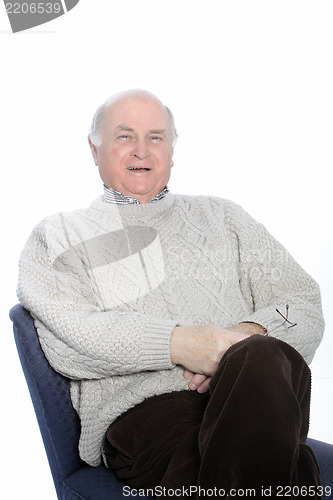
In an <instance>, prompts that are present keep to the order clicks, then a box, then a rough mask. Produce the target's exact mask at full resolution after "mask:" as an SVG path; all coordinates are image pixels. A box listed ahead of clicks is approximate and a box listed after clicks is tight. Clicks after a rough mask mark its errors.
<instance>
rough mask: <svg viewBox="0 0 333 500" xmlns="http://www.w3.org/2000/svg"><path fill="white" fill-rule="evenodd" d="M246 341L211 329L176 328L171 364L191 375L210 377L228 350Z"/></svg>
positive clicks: (234, 332) (198, 327)
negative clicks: (188, 371)
mask: <svg viewBox="0 0 333 500" xmlns="http://www.w3.org/2000/svg"><path fill="white" fill-rule="evenodd" d="M247 337H248V335H247V334H244V333H240V332H236V331H230V330H227V329H224V328H220V327H218V326H215V325H205V326H178V327H176V328H175V329H174V330H173V332H172V336H171V345H170V356H171V361H172V363H174V364H176V365H181V366H183V367H184V368H186V369H187V370H190V371H191V372H193V373H199V374H203V375H206V376H208V377H211V376H213V375H214V373H215V371H216V370H217V367H218V365H219V363H220V360H221V358H222V356H223V354H224V353H225V352H226V351H227V350H228V349H229V347H231V346H232V345H233V344H235V343H237V342H240V341H241V340H244V339H246V338H247Z"/></svg>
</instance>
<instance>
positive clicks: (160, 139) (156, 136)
mask: <svg viewBox="0 0 333 500" xmlns="http://www.w3.org/2000/svg"><path fill="white" fill-rule="evenodd" d="M150 139H151V140H152V141H154V142H156V141H163V138H162V137H160V136H158V135H153V136H152V137H151V138H150Z"/></svg>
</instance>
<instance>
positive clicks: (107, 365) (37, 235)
mask: <svg viewBox="0 0 333 500" xmlns="http://www.w3.org/2000/svg"><path fill="white" fill-rule="evenodd" d="M46 226H47V222H46V221H43V222H42V223H40V224H39V225H38V226H37V227H36V228H35V230H34V231H33V233H32V234H31V236H30V238H29V240H28V242H27V244H26V246H25V248H24V249H23V252H22V254H21V258H20V266H19V268H20V269H19V284H18V298H19V300H20V302H21V304H22V305H23V306H24V307H25V308H26V309H28V310H29V311H30V313H31V314H32V316H33V318H34V319H35V324H36V327H37V331H38V335H39V340H40V343H41V346H42V349H43V351H44V353H45V355H46V357H47V359H48V361H49V363H50V364H51V365H52V366H53V367H54V369H55V370H56V371H58V372H59V373H61V374H63V375H65V376H67V377H69V378H71V379H74V380H75V379H101V378H106V377H109V376H110V375H124V374H130V373H135V372H140V371H145V370H164V369H170V368H172V367H173V364H172V363H171V360H170V337H171V333H172V330H173V328H174V327H175V324H176V322H175V321H171V320H168V319H162V318H155V317H150V316H146V315H144V314H139V313H135V312H132V311H128V312H127V311H126V312H121V311H117V310H110V311H102V310H101V309H100V308H99V307H98V305H97V304H96V300H95V299H94V296H93V292H92V289H91V284H90V282H89V279H88V277H87V275H86V273H85V272H84V270H82V269H80V267H79V266H77V269H76V272H72V273H61V272H60V271H58V270H57V269H56V268H55V266H53V261H52V258H51V257H50V248H49V245H50V244H49V242H48V238H47V236H46V235H47V231H46Z"/></svg>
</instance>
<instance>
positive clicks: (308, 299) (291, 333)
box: [224, 202, 324, 363]
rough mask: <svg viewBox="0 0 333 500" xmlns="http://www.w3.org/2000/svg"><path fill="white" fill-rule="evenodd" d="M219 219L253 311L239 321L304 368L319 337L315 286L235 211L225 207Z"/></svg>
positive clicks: (321, 324) (244, 215)
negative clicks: (274, 341) (292, 354)
mask: <svg viewBox="0 0 333 500" xmlns="http://www.w3.org/2000/svg"><path fill="white" fill-rule="evenodd" d="M224 215H225V222H226V226H227V228H228V231H229V236H230V238H231V241H232V242H233V245H234V248H235V250H236V251H237V252H238V262H239V275H240V286H241V289H242V292H243V295H244V296H245V298H246V299H247V302H248V303H249V304H250V305H251V309H252V311H253V312H252V313H250V314H248V315H246V317H244V318H243V319H242V320H243V321H244V322H245V321H247V322H254V323H257V324H259V325H261V326H262V327H264V328H265V329H266V330H267V333H268V335H271V336H274V337H276V338H279V339H280V340H282V341H285V342H287V343H288V344H290V345H292V346H293V347H294V348H295V349H296V350H297V351H298V352H300V354H301V355H302V356H303V357H304V359H305V360H306V361H307V362H308V363H310V362H311V361H312V359H313V357H314V354H315V350H316V349H317V347H318V345H319V344H320V342H321V339H322V336H323V332H324V318H323V313H322V306H321V297H320V291H319V287H318V285H317V283H316V282H315V281H314V280H313V279H312V278H311V277H310V276H309V275H308V274H307V273H306V272H305V271H304V270H303V269H302V268H301V266H300V265H299V264H298V263H297V262H296V261H295V260H294V259H293V258H292V257H291V255H290V254H289V253H288V252H287V250H286V249H285V248H284V247H283V246H282V245H281V244H280V243H279V242H278V241H277V240H276V239H275V238H273V237H272V235H271V234H270V233H269V232H268V231H267V230H266V229H265V227H264V226H263V225H262V224H259V223H258V222H256V221H255V220H254V219H253V218H252V217H251V216H249V215H248V214H247V213H246V212H245V211H244V210H243V209H242V208H241V207H239V206H238V205H236V204H233V203H231V202H229V203H228V204H227V206H226V209H225V214H224ZM278 311H279V312H278ZM280 313H281V314H282V315H284V316H285V317H287V315H288V321H290V323H289V322H288V321H285V320H284V318H283V317H282V316H281V314H280ZM292 325H294V326H292Z"/></svg>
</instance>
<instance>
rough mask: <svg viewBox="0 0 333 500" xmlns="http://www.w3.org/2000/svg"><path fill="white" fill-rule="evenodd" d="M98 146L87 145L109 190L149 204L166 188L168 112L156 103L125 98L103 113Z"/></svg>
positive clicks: (169, 139)
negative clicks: (111, 189)
mask: <svg viewBox="0 0 333 500" xmlns="http://www.w3.org/2000/svg"><path fill="white" fill-rule="evenodd" d="M100 138H101V141H102V143H101V146H98V147H96V146H94V145H92V144H91V143H90V147H91V149H92V153H93V156H94V160H95V163H96V165H98V167H99V172H100V176H101V178H102V180H103V182H104V184H105V185H106V186H107V187H108V188H113V189H115V190H116V191H119V192H121V193H123V194H125V195H130V196H133V197H135V198H136V199H138V200H139V202H140V203H147V202H149V201H150V200H151V199H152V198H153V197H154V196H155V195H157V194H158V193H159V192H160V191H162V189H163V188H164V187H165V186H166V184H167V183H168V181H169V178H170V171H171V167H172V165H173V161H172V153H173V148H172V133H171V130H170V122H169V120H168V115H167V111H166V109H165V108H164V106H163V105H162V104H161V103H159V102H158V101H157V100H156V101H155V100H153V99H146V98H142V97H141V98H138V97H127V98H123V99H120V100H118V101H116V102H115V103H113V104H111V105H110V106H109V108H107V109H106V111H105V113H104V116H103V120H102V124H101V131H100Z"/></svg>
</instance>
